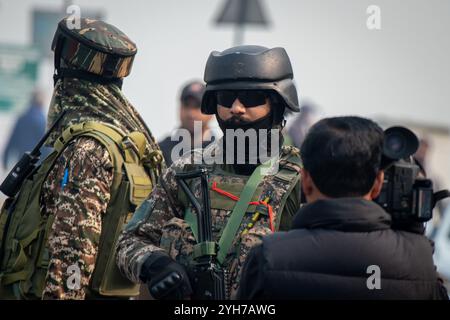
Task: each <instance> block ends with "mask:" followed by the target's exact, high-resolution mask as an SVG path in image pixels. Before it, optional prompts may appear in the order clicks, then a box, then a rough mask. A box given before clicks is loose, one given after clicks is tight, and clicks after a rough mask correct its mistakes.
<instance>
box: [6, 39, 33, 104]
mask: <svg viewBox="0 0 450 320" xmlns="http://www.w3.org/2000/svg"><path fill="white" fill-rule="evenodd" d="M38 66H39V51H38V50H37V48H34V47H29V46H20V45H8V44H0V112H4V111H14V112H20V111H21V110H23V109H24V108H25V107H26V106H27V105H28V103H29V99H30V96H31V93H32V91H33V89H34V87H35V84H36V79H37V73H38Z"/></svg>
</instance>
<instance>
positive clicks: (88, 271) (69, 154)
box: [41, 79, 159, 299]
mask: <svg viewBox="0 0 450 320" xmlns="http://www.w3.org/2000/svg"><path fill="white" fill-rule="evenodd" d="M63 110H66V111H67V113H66V115H65V116H64V118H63V119H62V120H61V121H60V123H59V125H58V127H57V128H56V129H55V131H54V132H53V133H52V135H51V136H50V138H49V140H48V142H47V144H48V145H52V144H53V143H54V141H55V139H57V137H59V136H60V135H61V132H62V131H63V130H64V128H66V127H68V126H70V125H73V124H76V123H81V122H85V121H98V122H102V123H107V124H111V125H114V126H115V127H117V128H118V129H121V130H123V131H124V133H126V134H128V133H130V132H132V131H142V132H145V133H146V135H147V149H148V151H152V150H159V149H158V146H157V144H156V142H155V140H154V138H153V136H152V135H151V133H150V132H148V131H147V130H146V129H145V126H144V124H143V123H142V122H141V121H140V118H139V117H138V114H137V111H136V110H135V109H134V107H133V106H132V105H131V104H130V103H129V102H128V100H127V99H126V98H125V97H124V95H123V94H122V91H121V90H120V89H119V88H118V87H117V86H116V85H113V84H110V85H101V84H97V83H93V82H89V81H86V80H78V79H64V80H59V81H58V83H57V84H56V87H55V90H54V94H53V99H52V102H51V105H50V109H49V115H48V118H49V123H51V122H52V121H54V119H55V117H57V116H58V114H59V113H60V112H62V111H63ZM66 172H67V177H66V178H65V173H66ZM112 181H113V174H112V163H111V159H110V156H109V154H108V151H107V150H106V148H105V147H104V146H103V145H101V144H100V143H99V142H98V141H96V140H95V139H93V138H88V137H79V138H76V139H74V140H73V142H72V143H70V144H69V146H67V147H66V149H65V150H64V151H63V153H62V154H61V155H60V157H59V158H58V159H57V160H56V164H55V166H54V168H53V169H52V171H51V172H50V174H49V176H48V178H47V179H46V181H45V183H44V185H43V192H42V197H41V203H42V205H43V207H44V209H43V212H44V214H51V215H54V217H55V220H54V223H53V226H52V231H51V234H50V235H49V241H48V250H49V253H50V264H49V270H48V274H47V279H46V284H45V289H44V296H43V298H45V299H83V298H85V297H86V293H87V286H88V284H89V281H90V277H91V275H92V273H93V270H94V266H95V262H96V256H97V251H98V245H99V238H100V234H101V221H102V215H103V214H104V213H105V212H106V209H107V207H108V202H109V200H110V196H111V190H110V187H111V184H112ZM64 182H66V184H65V183H64ZM72 265H76V266H77V267H78V268H79V270H80V271H81V273H80V276H81V277H80V286H79V288H77V287H76V286H75V287H73V286H71V287H70V288H69V287H68V280H70V279H69V277H70V275H71V273H70V272H69V271H70V270H68V267H69V266H72Z"/></svg>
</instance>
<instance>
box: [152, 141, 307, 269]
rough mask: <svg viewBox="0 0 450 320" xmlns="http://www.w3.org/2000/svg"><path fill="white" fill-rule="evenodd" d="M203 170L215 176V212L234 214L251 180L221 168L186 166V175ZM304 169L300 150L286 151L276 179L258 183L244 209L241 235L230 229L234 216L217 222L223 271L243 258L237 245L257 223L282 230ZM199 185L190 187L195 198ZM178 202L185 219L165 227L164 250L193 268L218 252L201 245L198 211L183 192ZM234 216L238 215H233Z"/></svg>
mask: <svg viewBox="0 0 450 320" xmlns="http://www.w3.org/2000/svg"><path fill="white" fill-rule="evenodd" d="M199 167H203V168H204V167H207V168H208V170H209V171H210V172H211V173H210V176H209V195H210V203H211V210H216V212H217V213H218V214H219V215H221V214H224V215H225V212H229V211H233V209H234V208H235V206H236V204H237V201H238V200H239V197H240V196H241V194H242V192H243V190H244V188H245V186H246V184H247V182H248V180H249V178H250V177H249V176H245V175H238V174H233V173H230V172H228V171H224V170H223V169H221V168H220V166H219V165H196V164H187V165H184V167H183V172H187V171H191V170H196V169H198V168H199ZM301 167H302V164H301V159H300V155H299V150H298V149H296V148H295V147H292V146H288V147H283V148H282V153H281V157H280V160H279V170H278V172H276V174H274V175H270V176H269V175H268V176H262V177H261V178H260V180H259V181H258V182H257V184H256V185H257V186H256V189H255V190H254V192H253V195H252V196H251V198H250V199H251V200H250V201H249V202H248V204H247V205H245V206H244V212H242V213H241V214H242V215H243V217H242V219H240V218H238V219H237V221H238V223H237V231H236V232H235V231H234V230H233V228H226V227H227V225H228V223H229V222H230V221H231V220H232V218H233V217H232V216H230V217H229V218H228V219H224V220H226V221H227V222H226V223H225V224H221V222H219V223H217V220H215V219H214V218H213V220H212V221H213V236H215V237H216V238H219V241H217V242H218V243H219V247H218V252H216V253H215V254H217V256H218V258H219V262H220V264H221V265H222V266H223V267H225V268H226V269H228V268H229V267H230V263H231V262H232V261H233V259H234V257H236V256H238V255H240V252H239V251H238V250H239V249H238V247H239V240H237V241H236V239H240V238H241V237H237V236H238V235H240V234H242V235H244V234H245V233H247V232H252V228H253V227H254V225H255V224H256V222H258V221H260V220H262V221H261V222H260V224H261V223H262V225H263V226H265V227H267V228H268V229H270V230H271V231H272V232H273V231H278V230H279V229H280V222H281V221H280V220H281V213H282V212H283V209H284V207H285V204H286V201H287V199H288V197H289V195H290V194H291V192H292V190H293V189H294V188H295V186H296V185H297V184H298V182H299V179H300V169H301ZM199 183H200V181H194V180H192V181H190V183H189V184H190V189H191V190H193V192H194V194H198V192H199V190H200V186H199ZM178 199H179V200H180V202H181V204H182V206H183V208H184V209H185V211H184V216H183V217H175V218H172V219H171V220H170V221H168V223H167V224H166V225H165V226H164V227H163V230H162V237H161V240H160V247H161V248H163V249H165V250H166V251H167V252H168V253H169V254H170V255H171V256H172V258H176V259H177V260H178V262H180V263H182V264H184V265H189V264H190V263H192V259H193V258H194V257H198V256H201V255H204V254H207V253H208V252H207V251H209V250H214V249H213V248H211V247H208V246H202V245H201V244H199V243H197V230H198V226H197V220H196V216H195V210H193V208H192V206H191V204H190V203H189V201H188V200H187V198H186V196H185V194H184V193H183V192H182V191H181V190H179V193H178ZM233 214H236V213H234V212H233ZM234 220H236V219H234ZM214 221H216V222H214ZM220 221H222V220H220ZM234 229H236V228H234ZM227 233H228V234H227Z"/></svg>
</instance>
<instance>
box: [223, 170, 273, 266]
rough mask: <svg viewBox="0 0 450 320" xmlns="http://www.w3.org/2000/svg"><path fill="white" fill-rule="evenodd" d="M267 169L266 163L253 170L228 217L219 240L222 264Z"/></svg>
mask: <svg viewBox="0 0 450 320" xmlns="http://www.w3.org/2000/svg"><path fill="white" fill-rule="evenodd" d="M264 169H267V166H266V165H265V164H262V165H260V166H258V167H257V168H256V169H255V171H253V173H252V175H251V176H250V178H249V179H248V181H247V183H246V184H245V186H244V189H243V190H242V192H241V195H240V197H239V201H238V202H237V203H236V205H235V206H234V209H233V211H232V212H231V216H230V218H229V219H228V222H227V225H226V226H225V228H224V230H223V233H222V236H221V237H220V240H219V252H218V253H217V260H218V261H219V263H220V264H221V265H222V264H223V262H224V261H225V258H226V256H227V253H228V251H229V250H230V248H231V245H232V244H233V240H234V237H235V236H236V234H237V232H238V230H239V227H240V225H241V223H242V219H243V218H244V215H245V212H246V211H247V208H248V206H249V202H250V201H251V200H252V198H253V194H254V193H255V191H256V189H257V188H258V185H259V183H260V182H261V181H262V179H263V177H264V175H263V174H262V170H264Z"/></svg>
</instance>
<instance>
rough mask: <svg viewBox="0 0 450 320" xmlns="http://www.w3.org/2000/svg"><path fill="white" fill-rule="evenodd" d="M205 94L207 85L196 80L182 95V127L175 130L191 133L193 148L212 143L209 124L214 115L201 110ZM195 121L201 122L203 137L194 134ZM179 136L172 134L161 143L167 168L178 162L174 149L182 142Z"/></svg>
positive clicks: (175, 133)
mask: <svg viewBox="0 0 450 320" xmlns="http://www.w3.org/2000/svg"><path fill="white" fill-rule="evenodd" d="M204 92H205V85H204V84H203V82H201V81H197V80H194V81H190V82H189V83H187V84H186V85H185V86H184V87H183V89H182V90H181V94H180V107H179V117H180V125H179V127H178V128H177V129H175V131H177V130H180V129H185V130H187V131H188V132H189V134H190V138H191V141H190V145H191V148H194V147H196V146H201V147H202V148H204V147H206V146H207V145H208V144H210V143H211V137H212V135H211V129H210V127H209V122H210V121H211V119H212V115H208V114H203V113H202V112H201V110H200V105H201V102H202V97H203V93H204ZM195 121H199V122H201V135H195V134H194V123H195ZM177 136H178V135H177V132H172V134H171V135H169V136H167V137H166V138H164V139H163V140H162V141H161V142H159V147H160V148H161V151H162V152H163V155H164V160H165V161H166V164H167V166H170V165H171V164H172V162H173V161H175V160H176V159H172V158H173V157H172V149H173V148H174V147H175V146H176V145H177V144H178V143H180V142H181V139H178V138H176V137H177ZM172 137H174V138H172ZM185 151H186V150H185ZM174 156H175V157H176V158H178V157H181V156H182V155H181V154H176V155H174Z"/></svg>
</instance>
